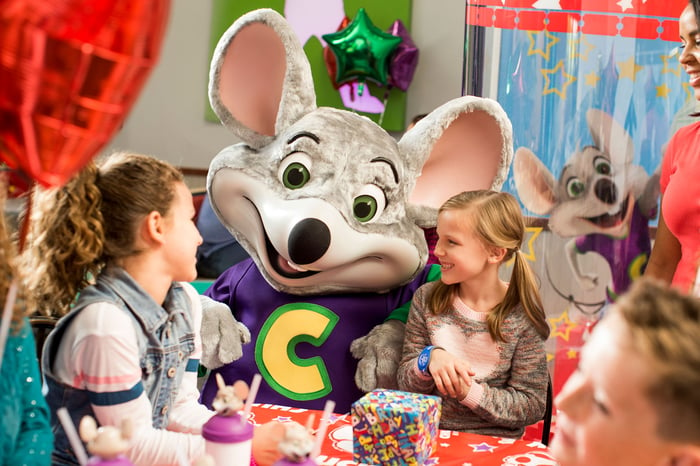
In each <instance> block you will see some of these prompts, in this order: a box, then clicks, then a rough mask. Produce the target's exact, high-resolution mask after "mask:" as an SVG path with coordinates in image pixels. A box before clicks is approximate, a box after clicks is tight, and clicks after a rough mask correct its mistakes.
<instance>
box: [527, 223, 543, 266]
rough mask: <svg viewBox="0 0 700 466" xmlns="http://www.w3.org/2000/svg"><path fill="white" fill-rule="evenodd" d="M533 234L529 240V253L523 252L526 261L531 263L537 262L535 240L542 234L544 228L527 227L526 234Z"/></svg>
mask: <svg viewBox="0 0 700 466" xmlns="http://www.w3.org/2000/svg"><path fill="white" fill-rule="evenodd" d="M527 233H531V235H530V237H529V238H528V239H527V243H526V244H527V252H526V251H523V255H524V256H525V259H527V260H529V261H530V262H535V261H536V260H537V257H536V256H535V240H536V239H537V237H538V236H540V233H542V227H525V234H527Z"/></svg>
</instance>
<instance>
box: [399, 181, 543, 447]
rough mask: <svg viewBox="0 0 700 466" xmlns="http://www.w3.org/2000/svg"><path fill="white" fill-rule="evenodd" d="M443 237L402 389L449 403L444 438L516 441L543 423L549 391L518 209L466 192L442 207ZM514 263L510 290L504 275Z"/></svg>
mask: <svg viewBox="0 0 700 466" xmlns="http://www.w3.org/2000/svg"><path fill="white" fill-rule="evenodd" d="M437 233H438V238H439V239H438V242H437V245H436V247H435V254H436V256H437V258H438V259H439V261H440V268H441V271H442V277H441V279H440V280H438V281H435V282H430V283H427V284H425V285H423V286H421V287H420V288H419V289H418V290H417V291H416V293H415V295H414V297H413V302H412V304H411V309H410V312H409V316H408V322H407V323H406V334H405V340H404V346H403V356H402V358H401V363H400V365H399V371H398V384H399V388H400V389H401V390H405V391H412V392H418V393H427V394H434V395H439V396H441V397H442V398H443V404H442V415H441V418H440V428H441V429H449V430H459V431H466V432H473V433H478V434H483V435H493V436H499V437H510V438H518V437H520V436H522V434H523V431H524V429H525V426H527V425H529V424H533V423H535V422H537V421H539V420H540V419H542V416H543V414H544V412H545V408H546V398H547V396H546V395H547V385H548V382H549V374H548V370H547V358H546V352H545V348H544V342H545V340H546V339H547V337H548V336H549V326H548V324H547V320H546V318H545V314H544V311H543V309H542V303H541V299H540V296H539V291H538V286H537V282H536V280H535V276H534V274H533V272H532V270H531V269H530V267H529V265H528V263H527V261H526V259H525V258H524V257H523V255H522V253H521V252H520V246H521V244H522V242H523V238H524V235H525V224H524V221H523V217H522V214H521V212H520V206H519V205H518V202H517V201H516V199H515V198H514V197H513V196H512V195H510V194H508V193H501V192H495V191H489V190H480V191H470V192H464V193H461V194H458V195H456V196H453V197H452V198H450V199H449V200H447V202H445V203H444V204H443V205H442V206H441V207H440V209H439V211H438V220H437ZM511 259H512V260H513V261H514V262H513V273H512V277H511V281H510V283H505V282H503V281H501V279H500V278H499V274H498V270H499V267H500V266H501V264H503V263H504V262H507V261H509V260H511Z"/></svg>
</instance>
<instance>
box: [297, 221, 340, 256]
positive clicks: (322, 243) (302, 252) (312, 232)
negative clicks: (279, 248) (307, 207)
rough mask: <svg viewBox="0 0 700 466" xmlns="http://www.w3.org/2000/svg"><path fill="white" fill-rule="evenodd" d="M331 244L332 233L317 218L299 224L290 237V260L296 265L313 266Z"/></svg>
mask: <svg viewBox="0 0 700 466" xmlns="http://www.w3.org/2000/svg"><path fill="white" fill-rule="evenodd" d="M330 244H331V231H330V229H328V227H327V226H326V224H325V223H323V222H322V221H320V220H318V219H316V218H306V219H304V220H302V221H301V222H299V223H297V224H296V226H295V227H294V228H293V229H292V231H291V233H290V235H289V243H288V250H289V258H290V259H291V260H292V262H294V263H295V264H299V265H303V264H311V263H312V262H316V261H317V260H318V259H320V258H321V257H322V256H323V255H324V254H325V253H326V251H328V247H329V246H330Z"/></svg>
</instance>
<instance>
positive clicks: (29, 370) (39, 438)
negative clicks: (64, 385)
mask: <svg viewBox="0 0 700 466" xmlns="http://www.w3.org/2000/svg"><path fill="white" fill-rule="evenodd" d="M18 343H19V344H18V347H19V346H21V347H22V348H23V349H22V351H21V352H18V354H19V355H20V360H19V367H18V368H17V369H18V373H17V374H16V376H17V377H19V378H20V380H22V386H21V390H20V395H21V396H22V408H23V411H22V419H21V426H20V432H19V435H18V437H17V441H16V443H15V449H14V450H13V451H12V452H5V453H7V454H9V455H11V456H9V457H6V458H5V463H4V464H32V465H37V466H41V465H47V466H48V465H49V464H51V451H52V450H53V434H52V433H51V427H50V426H49V408H48V406H47V405H46V400H44V395H43V394H42V393H41V376H40V375H39V366H38V363H37V359H36V349H35V347H36V345H35V344H34V336H33V333H32V328H31V326H30V325H29V321H27V320H26V319H25V323H24V327H23V328H22V330H21V331H20V334H19V337H18ZM0 456H2V454H0Z"/></svg>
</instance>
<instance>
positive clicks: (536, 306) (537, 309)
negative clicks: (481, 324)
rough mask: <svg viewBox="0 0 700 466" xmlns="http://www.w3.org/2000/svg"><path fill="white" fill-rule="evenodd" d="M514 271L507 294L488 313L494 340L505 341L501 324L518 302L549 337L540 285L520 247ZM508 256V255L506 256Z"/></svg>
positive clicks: (515, 255)
mask: <svg viewBox="0 0 700 466" xmlns="http://www.w3.org/2000/svg"><path fill="white" fill-rule="evenodd" d="M509 255H512V256H513V258H514V259H513V272H512V275H511V278H510V283H509V285H508V289H507V290H506V295H505V297H504V298H503V301H501V302H500V303H499V304H498V305H497V306H496V307H495V308H494V309H493V311H492V312H490V313H489V314H488V317H487V320H486V322H487V324H488V327H489V333H490V334H491V337H492V338H493V339H494V340H500V341H504V340H505V339H504V338H503V334H502V333H501V324H502V323H503V320H504V319H505V318H506V317H507V316H508V313H509V312H510V311H511V310H512V309H514V308H515V307H516V306H517V305H518V304H520V305H522V307H523V310H524V311H525V315H526V316H527V318H528V319H530V321H531V322H532V324H533V325H534V326H535V329H536V330H537V333H539V334H540V336H541V337H542V339H543V340H546V339H547V338H549V332H550V329H549V325H548V324H547V318H546V316H545V313H544V306H543V305H542V299H541V298H540V293H539V285H538V283H537V279H536V277H535V274H534V272H533V271H532V269H531V268H530V265H529V264H528V263H527V261H526V260H525V258H524V257H522V253H521V252H520V249H519V248H515V249H513V250H512V251H511V252H510V254H509ZM506 257H507V256H506Z"/></svg>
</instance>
